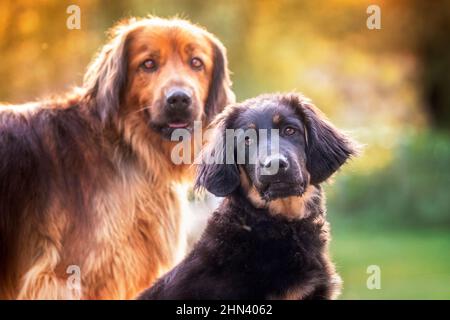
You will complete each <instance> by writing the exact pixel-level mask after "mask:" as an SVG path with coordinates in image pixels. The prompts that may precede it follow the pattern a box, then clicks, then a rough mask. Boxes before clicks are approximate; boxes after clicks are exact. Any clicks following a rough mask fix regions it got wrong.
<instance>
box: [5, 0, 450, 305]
mask: <svg viewBox="0 0 450 320" xmlns="http://www.w3.org/2000/svg"><path fill="white" fill-rule="evenodd" d="M71 4H76V5H78V6H80V8H81V29H80V30H68V29H67V28H66V19H67V17H68V14H67V13H66V9H67V7H68V6H69V5H71ZM370 4H377V5H379V6H380V8H381V23H382V29H381V30H368V29H367V27H366V19H367V17H368V14H367V13H366V9H367V7H368V6H369V5H370ZM148 14H155V15H160V16H163V17H171V16H176V15H177V16H181V17H185V18H188V19H190V20H191V21H193V22H195V23H199V24H200V25H203V26H205V27H206V28H207V29H208V30H210V31H211V32H213V33H214V34H216V35H217V36H218V37H219V38H220V39H221V40H222V41H223V43H224V44H225V46H226V47H227V48H228V53H229V61H230V69H231V70H232V72H233V76H232V80H233V83H234V86H233V87H234V91H235V93H236V96H237V99H238V100H242V99H245V98H249V97H252V96H254V95H257V94H260V93H263V92H273V91H291V90H297V91H300V92H303V93H304V94H305V95H307V96H309V97H310V98H312V100H313V102H314V103H315V104H316V105H317V106H318V107H319V108H321V109H322V110H323V111H324V112H325V113H326V114H327V115H328V116H329V118H331V120H332V121H333V122H334V123H335V124H336V125H338V126H339V127H342V128H344V129H346V130H348V131H349V132H350V133H351V134H352V135H353V136H354V137H355V138H356V139H358V140H359V141H360V142H362V143H364V144H365V145H366V147H365V150H364V153H363V155H362V156H361V157H360V158H358V159H355V160H353V161H352V162H351V164H350V165H348V166H346V167H345V168H344V169H343V170H341V172H340V173H339V174H338V175H337V176H336V177H335V179H334V181H333V182H332V183H328V184H327V186H326V189H327V198H328V212H329V213H328V215H329V219H330V220H331V223H332V232H333V242H332V247H331V249H332V250H331V251H332V255H333V257H334V260H335V262H336V264H337V268H338V271H339V273H340V274H341V275H342V277H343V279H344V290H343V295H342V296H341V297H342V298H346V299H392V298H400V299H410V298H413V299H419V298H423V299H431V298H437V299H449V298H450V254H449V253H450V233H449V230H450V200H449V195H450V192H449V186H450V173H449V165H450V133H449V129H450V88H449V86H450V44H449V43H450V41H449V40H448V35H449V34H450V2H448V1H429V2H428V1H375V0H374V1H366V0H341V1H338V0H331V1H288V0H280V1H265V0H242V1H237V0H235V1H221V0H215V1H202V0H184V1H172V0H155V1H149V0H131V1H107V0H89V1H88V0H79V1H75V0H74V1H66V0H40V1H32V0H29V1H25V0H2V1H1V2H0V101H2V102H10V103H20V102H25V101H30V100H35V99H38V98H39V97H43V96H49V95H52V94H55V93H58V92H61V93H62V92H64V91H67V90H70V88H71V87H73V86H76V85H80V84H81V80H82V77H83V73H84V70H85V69H86V66H87V64H88V63H89V61H90V59H91V58H92V57H93V55H94V54H95V53H96V52H97V50H98V49H99V48H100V47H101V46H102V44H103V43H104V42H105V40H106V30H107V29H108V28H109V27H111V26H112V25H113V24H114V23H115V22H117V21H119V20H120V19H122V18H126V17H130V16H145V15H148ZM369 265H378V266H379V267H380V268H381V289H379V290H369V289H368V288H367V286H366V280H367V277H368V276H369V275H368V274H367V273H366V269H367V267H368V266H369Z"/></svg>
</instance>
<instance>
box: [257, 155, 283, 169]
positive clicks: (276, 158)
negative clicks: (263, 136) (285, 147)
mask: <svg viewBox="0 0 450 320" xmlns="http://www.w3.org/2000/svg"><path fill="white" fill-rule="evenodd" d="M261 166H262V167H263V168H265V169H269V168H278V170H281V171H286V170H287V169H288V168H289V162H288V160H287V159H286V157H284V156H282V155H280V154H277V155H272V156H268V157H266V158H265V159H264V160H263V161H261Z"/></svg>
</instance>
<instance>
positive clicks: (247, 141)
mask: <svg viewBox="0 0 450 320" xmlns="http://www.w3.org/2000/svg"><path fill="white" fill-rule="evenodd" d="M252 143H253V139H252V138H250V137H245V144H246V145H247V146H249V145H251V144H252Z"/></svg>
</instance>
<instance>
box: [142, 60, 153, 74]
mask: <svg viewBox="0 0 450 320" xmlns="http://www.w3.org/2000/svg"><path fill="white" fill-rule="evenodd" d="M142 68H143V69H144V70H145V71H154V70H156V62H155V60H153V59H148V60H145V61H144V62H143V63H142Z"/></svg>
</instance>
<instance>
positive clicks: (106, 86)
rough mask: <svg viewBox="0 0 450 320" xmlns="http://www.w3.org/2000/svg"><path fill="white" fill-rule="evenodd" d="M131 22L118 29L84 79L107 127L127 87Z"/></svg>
mask: <svg viewBox="0 0 450 320" xmlns="http://www.w3.org/2000/svg"><path fill="white" fill-rule="evenodd" d="M126 24H127V22H125V23H121V24H120V25H118V26H117V27H114V28H113V29H112V31H111V32H110V33H111V35H112V38H111V40H110V41H109V42H108V43H107V44H106V45H105V46H103V48H102V49H101V51H100V53H99V54H98V56H97V57H96V58H95V59H94V60H93V61H92V62H91V64H90V65H89V67H88V70H87V72H86V74H85V76H84V87H85V88H86V89H87V96H88V98H89V99H93V100H94V101H95V106H96V107H95V111H96V112H97V115H98V116H99V118H100V119H101V121H102V122H103V123H105V122H106V121H107V120H111V119H112V118H113V117H114V116H115V115H116V114H117V112H118V110H119V106H120V102H121V101H120V99H121V96H122V93H123V91H124V89H125V86H126V83H127V68H128V61H127V60H128V59H127V58H128V57H127V39H128V33H129V31H128V28H127V25H126Z"/></svg>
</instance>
